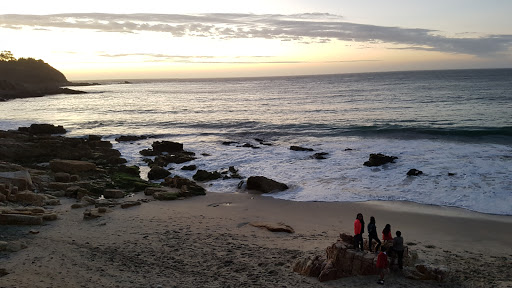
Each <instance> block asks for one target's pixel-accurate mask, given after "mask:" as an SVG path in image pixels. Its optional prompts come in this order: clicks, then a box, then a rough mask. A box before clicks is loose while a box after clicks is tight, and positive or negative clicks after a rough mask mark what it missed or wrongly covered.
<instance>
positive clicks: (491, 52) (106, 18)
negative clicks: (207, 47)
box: [0, 13, 512, 57]
mask: <svg viewBox="0 0 512 288" xmlns="http://www.w3.org/2000/svg"><path fill="white" fill-rule="evenodd" d="M0 27H2V28H9V29H20V28H21V27H33V28H34V29H50V28H72V29H90V30H95V31H101V32H122V33H138V32H146V31H150V32H162V33H169V34H170V35H172V36H173V37H185V36H195V37H210V38H217V39H246V38H259V39H278V40H281V41H300V42H302V43H324V42H329V41H332V40H342V41H354V42H362V43H388V44H396V45H400V46H401V47H400V48H394V49H413V50H427V51H439V52H445V53H461V54H469V55H475V56H480V57H492V56H497V55H500V54H502V53H506V52H509V51H510V48H511V46H512V35H485V36H481V37H465V38H455V37H446V36H441V35H439V32H440V31H436V30H429V29H416V28H401V27H385V26H375V25H365V24H356V23H349V22H345V21H343V19H342V17H340V16H337V15H332V14H321V13H307V14H295V15H279V14H264V15H255V14H228V13H217V14H194V15H179V14H100V13H85V14H54V15H17V14H9V15H0Z"/></svg>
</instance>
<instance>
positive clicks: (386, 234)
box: [382, 224, 393, 241]
mask: <svg viewBox="0 0 512 288" xmlns="http://www.w3.org/2000/svg"><path fill="white" fill-rule="evenodd" d="M382 240H384V241H391V240H393V236H391V225H389V224H386V227H384V229H383V230H382Z"/></svg>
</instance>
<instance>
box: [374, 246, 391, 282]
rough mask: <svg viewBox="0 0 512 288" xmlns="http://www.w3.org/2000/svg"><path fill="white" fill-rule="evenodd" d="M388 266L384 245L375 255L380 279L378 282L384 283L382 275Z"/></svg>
mask: <svg viewBox="0 0 512 288" xmlns="http://www.w3.org/2000/svg"><path fill="white" fill-rule="evenodd" d="M388 267H389V262H388V255H387V254H386V247H385V246H382V248H381V252H380V253H379V256H377V270H379V275H380V279H379V281H377V283H378V284H381V285H382V284H384V275H385V274H386V271H387V269H388Z"/></svg>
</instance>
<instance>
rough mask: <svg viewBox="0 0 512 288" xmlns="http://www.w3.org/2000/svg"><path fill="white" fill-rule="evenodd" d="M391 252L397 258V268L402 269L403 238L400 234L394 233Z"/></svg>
mask: <svg viewBox="0 0 512 288" xmlns="http://www.w3.org/2000/svg"><path fill="white" fill-rule="evenodd" d="M393 251H394V252H395V253H396V255H397V258H398V268H399V269H404V266H403V260H404V238H402V232H400V231H396V237H395V239H393Z"/></svg>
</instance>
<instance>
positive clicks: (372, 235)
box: [368, 216, 382, 253]
mask: <svg viewBox="0 0 512 288" xmlns="http://www.w3.org/2000/svg"><path fill="white" fill-rule="evenodd" d="M374 239H375V241H376V242H377V247H375V252H377V253H378V252H379V250H380V245H381V244H382V243H381V242H380V240H379V236H377V226H376V225H375V217H373V216H371V217H370V224H368V250H370V252H372V246H373V245H372V240H374Z"/></svg>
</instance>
